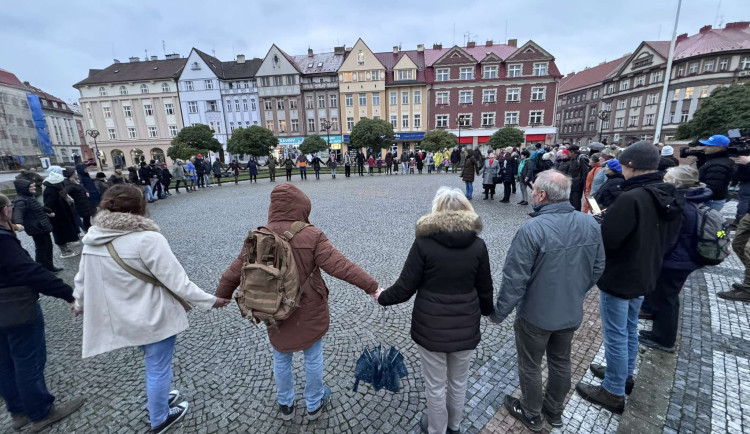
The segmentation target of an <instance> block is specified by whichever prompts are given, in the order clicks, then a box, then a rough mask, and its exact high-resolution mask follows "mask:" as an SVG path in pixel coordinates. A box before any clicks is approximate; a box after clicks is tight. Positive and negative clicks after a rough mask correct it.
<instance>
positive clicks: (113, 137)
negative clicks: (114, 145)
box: [107, 128, 117, 140]
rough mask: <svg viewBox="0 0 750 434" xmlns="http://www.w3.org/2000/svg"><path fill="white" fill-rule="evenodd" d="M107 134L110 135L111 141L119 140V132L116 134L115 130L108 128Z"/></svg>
mask: <svg viewBox="0 0 750 434" xmlns="http://www.w3.org/2000/svg"><path fill="white" fill-rule="evenodd" d="M107 133H108V134H109V140H116V139H117V132H115V129H114V128H108V129H107Z"/></svg>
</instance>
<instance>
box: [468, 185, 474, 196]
mask: <svg viewBox="0 0 750 434" xmlns="http://www.w3.org/2000/svg"><path fill="white" fill-rule="evenodd" d="M472 195H474V183H473V182H467V183H466V197H468V198H471V196H472Z"/></svg>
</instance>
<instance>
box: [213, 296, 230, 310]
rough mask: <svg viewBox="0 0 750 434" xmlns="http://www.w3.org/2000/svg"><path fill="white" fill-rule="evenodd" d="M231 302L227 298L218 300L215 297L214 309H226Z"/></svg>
mask: <svg viewBox="0 0 750 434" xmlns="http://www.w3.org/2000/svg"><path fill="white" fill-rule="evenodd" d="M231 301H232V300H230V299H228V298H219V297H216V302H215V303H214V309H221V308H222V307H226V305H228V304H229V303H230V302H231Z"/></svg>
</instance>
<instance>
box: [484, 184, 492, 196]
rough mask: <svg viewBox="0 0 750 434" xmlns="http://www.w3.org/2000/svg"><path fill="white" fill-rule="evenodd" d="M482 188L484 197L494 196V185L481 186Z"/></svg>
mask: <svg viewBox="0 0 750 434" xmlns="http://www.w3.org/2000/svg"><path fill="white" fill-rule="evenodd" d="M482 187H484V195H485V196H487V195H488V194H489V195H491V196H494V195H495V184H482Z"/></svg>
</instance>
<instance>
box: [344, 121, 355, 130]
mask: <svg viewBox="0 0 750 434" xmlns="http://www.w3.org/2000/svg"><path fill="white" fill-rule="evenodd" d="M352 128H354V118H346V130H347V131H351V130H352Z"/></svg>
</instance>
